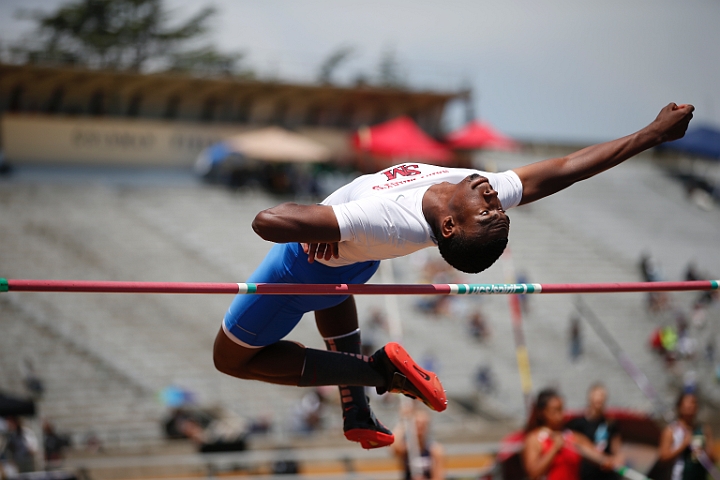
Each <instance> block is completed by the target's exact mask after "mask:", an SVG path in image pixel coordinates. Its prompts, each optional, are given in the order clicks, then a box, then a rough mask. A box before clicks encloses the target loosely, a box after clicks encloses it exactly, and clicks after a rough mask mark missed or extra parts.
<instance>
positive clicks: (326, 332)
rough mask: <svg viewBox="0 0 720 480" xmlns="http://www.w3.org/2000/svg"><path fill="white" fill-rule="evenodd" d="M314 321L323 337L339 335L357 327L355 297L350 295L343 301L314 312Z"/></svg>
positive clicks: (352, 330)
mask: <svg viewBox="0 0 720 480" xmlns="http://www.w3.org/2000/svg"><path fill="white" fill-rule="evenodd" d="M315 323H316V324H317V328H318V331H319V332H320V335H322V336H323V338H329V337H339V336H341V335H346V334H348V333H351V332H354V331H355V330H357V328H358V314H357V308H356V307H355V298H354V297H353V296H352V295H350V296H349V297H348V298H347V299H346V300H345V301H344V302H342V303H340V304H339V305H336V306H334V307H331V308H326V309H325V310H317V311H316V312H315Z"/></svg>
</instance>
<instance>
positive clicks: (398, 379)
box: [372, 342, 447, 412]
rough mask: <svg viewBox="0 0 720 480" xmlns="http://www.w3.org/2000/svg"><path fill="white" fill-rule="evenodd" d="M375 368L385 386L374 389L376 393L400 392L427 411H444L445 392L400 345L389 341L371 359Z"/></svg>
mask: <svg viewBox="0 0 720 480" xmlns="http://www.w3.org/2000/svg"><path fill="white" fill-rule="evenodd" d="M372 358H373V362H374V364H375V367H376V368H378V369H380V370H381V371H382V372H383V373H384V375H385V378H387V384H386V386H385V387H377V388H376V389H377V392H378V393H379V394H381V395H382V394H383V393H385V392H391V393H402V394H403V395H405V396H408V397H411V398H416V399H418V400H420V401H422V402H423V403H424V404H425V405H427V406H428V407H429V408H431V409H433V410H435V411H437V412H442V411H443V410H445V409H446V408H447V398H446V396H445V389H444V388H443V386H442V384H441V383H440V379H439V378H438V377H437V375H435V374H434V373H433V372H429V371H427V370H425V369H423V368H421V367H420V366H419V365H418V364H417V363H415V361H414V360H413V359H412V358H411V357H410V354H409V353H408V352H407V351H405V349H404V348H403V347H401V346H400V344H398V343H395V342H391V343H388V344H387V345H385V346H384V347H383V348H381V349H380V350H378V351H377V352H375V354H374V355H373V356H372Z"/></svg>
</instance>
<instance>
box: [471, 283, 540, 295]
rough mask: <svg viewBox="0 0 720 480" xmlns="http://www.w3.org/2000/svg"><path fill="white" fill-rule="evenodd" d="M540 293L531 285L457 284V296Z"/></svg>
mask: <svg viewBox="0 0 720 480" xmlns="http://www.w3.org/2000/svg"><path fill="white" fill-rule="evenodd" d="M536 291H537V293H540V291H541V289H540V288H537V290H536V286H535V285H534V284H532V283H510V284H506V283H470V284H462V283H459V284H457V293H458V295H466V294H467V295H471V294H473V293H535V292H536Z"/></svg>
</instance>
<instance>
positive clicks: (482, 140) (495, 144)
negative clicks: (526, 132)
mask: <svg viewBox="0 0 720 480" xmlns="http://www.w3.org/2000/svg"><path fill="white" fill-rule="evenodd" d="M446 143H447V145H448V146H449V147H450V148H452V149H456V150H479V149H488V150H517V149H518V144H517V143H516V142H515V141H514V140H513V139H512V138H510V137H508V136H507V135H504V134H502V133H500V132H499V131H497V130H495V128H494V127H492V126H491V125H490V124H489V123H485V122H478V121H477V120H473V121H472V122H470V123H468V124H467V125H465V126H464V127H462V128H461V129H459V130H456V131H454V132H453V133H451V134H450V135H448V136H447V139H446Z"/></svg>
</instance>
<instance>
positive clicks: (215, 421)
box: [164, 407, 271, 452]
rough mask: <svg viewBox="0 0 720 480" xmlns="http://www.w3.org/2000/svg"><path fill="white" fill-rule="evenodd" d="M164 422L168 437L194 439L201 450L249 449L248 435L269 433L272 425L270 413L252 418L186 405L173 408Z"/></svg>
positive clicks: (226, 450) (232, 450) (227, 450)
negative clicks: (223, 414)
mask: <svg viewBox="0 0 720 480" xmlns="http://www.w3.org/2000/svg"><path fill="white" fill-rule="evenodd" d="M164 423H165V434H166V435H167V437H168V438H173V439H189V440H192V442H193V443H194V444H195V445H196V446H197V447H198V451H200V452H234V451H241V450H246V449H247V438H248V437H249V436H250V435H251V434H254V433H266V432H267V431H268V430H269V429H270V426H271V420H270V417H269V416H268V415H264V416H261V417H259V419H258V420H254V421H249V420H246V419H244V418H238V417H234V416H229V417H222V416H220V415H217V414H214V413H213V412H211V411H205V410H201V409H197V408H187V407H186V408H176V409H173V411H172V413H171V414H170V416H169V417H168V418H167V419H166V420H165V422H164Z"/></svg>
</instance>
